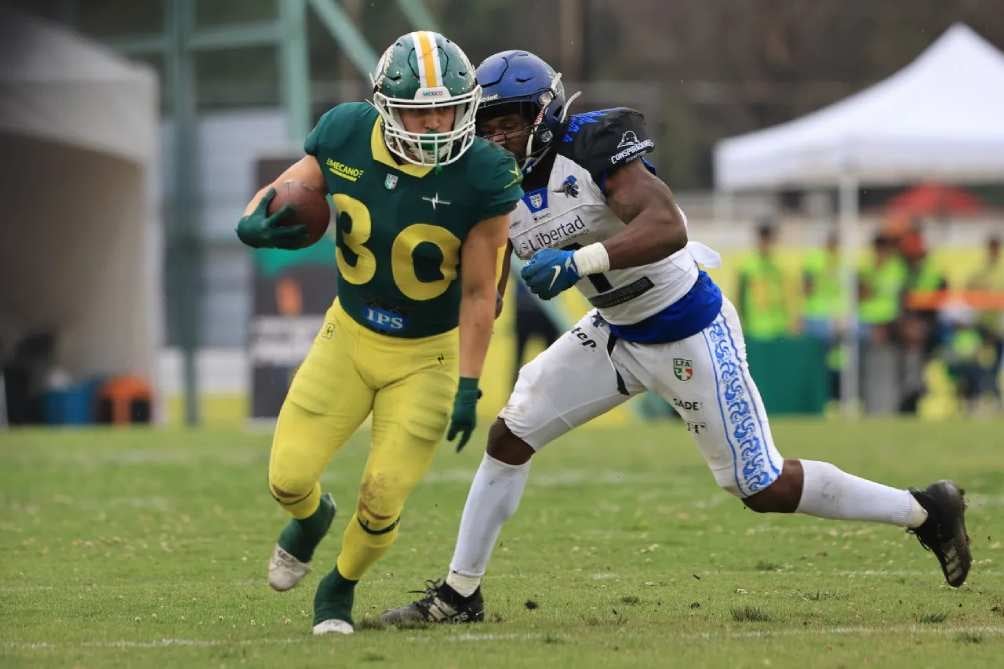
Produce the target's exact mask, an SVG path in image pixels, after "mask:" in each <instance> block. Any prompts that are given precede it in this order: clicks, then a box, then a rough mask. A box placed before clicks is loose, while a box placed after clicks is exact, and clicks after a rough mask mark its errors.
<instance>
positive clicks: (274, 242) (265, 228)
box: [237, 181, 331, 249]
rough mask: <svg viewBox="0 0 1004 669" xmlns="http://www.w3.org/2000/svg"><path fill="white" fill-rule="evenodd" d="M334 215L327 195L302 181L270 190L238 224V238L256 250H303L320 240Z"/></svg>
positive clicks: (289, 182) (288, 182)
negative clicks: (329, 206) (329, 207)
mask: <svg viewBox="0 0 1004 669" xmlns="http://www.w3.org/2000/svg"><path fill="white" fill-rule="evenodd" d="M330 220H331V212H330V210H329V209H328V203H327V200H326V199H325V197H324V194H323V193H321V192H320V191H318V190H315V189H313V188H310V187H308V186H306V185H304V184H302V183H300V182H298V181H287V182H285V183H283V184H282V185H281V186H280V188H279V190H278V191H277V190H276V189H275V188H269V189H268V191H266V193H265V195H264V197H262V199H261V201H260V202H259V203H258V206H257V207H255V210H254V211H253V212H251V213H250V214H248V215H247V216H245V217H244V218H242V219H241V220H240V222H239V223H238V224H237V236H238V237H239V238H240V240H241V241H242V242H244V243H245V244H247V245H248V246H252V247H254V248H279V249H300V248H304V247H306V246H310V245H311V244H313V243H314V242H316V241H317V240H318V239H320V238H321V237H322V236H323V235H324V232H325V231H326V230H327V228H328V222H329V221H330Z"/></svg>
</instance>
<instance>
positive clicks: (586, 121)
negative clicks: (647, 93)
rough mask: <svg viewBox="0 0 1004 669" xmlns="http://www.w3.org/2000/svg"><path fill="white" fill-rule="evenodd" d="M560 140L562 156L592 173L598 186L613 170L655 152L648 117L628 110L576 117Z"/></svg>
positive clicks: (605, 110)
mask: <svg viewBox="0 0 1004 669" xmlns="http://www.w3.org/2000/svg"><path fill="white" fill-rule="evenodd" d="M559 139H560V141H559V143H558V153H559V154H561V155H563V156H565V157H567V158H570V159H571V160H573V161H575V162H576V163H578V164H579V165H581V166H582V167H584V168H586V169H587V170H589V173H590V175H592V177H593V181H595V182H596V183H597V184H602V183H603V180H604V179H605V178H606V176H607V175H608V174H609V173H610V172H611V171H612V170H613V169H615V168H617V167H620V166H621V165H624V164H626V163H629V162H631V161H632V160H636V159H638V158H641V157H642V156H644V155H645V154H646V153H649V152H650V151H652V150H653V149H655V142H654V141H653V140H652V139H651V138H650V137H649V135H648V131H647V130H646V128H645V117H644V116H643V115H642V114H641V112H638V111H635V110H634V109H629V108H628V107H615V108H613V109H600V110H598V111H591V112H584V113H582V114H575V115H573V116H571V117H570V118H569V119H568V120H567V121H566V122H565V126H564V128H563V129H562V133H561V137H560V138H559Z"/></svg>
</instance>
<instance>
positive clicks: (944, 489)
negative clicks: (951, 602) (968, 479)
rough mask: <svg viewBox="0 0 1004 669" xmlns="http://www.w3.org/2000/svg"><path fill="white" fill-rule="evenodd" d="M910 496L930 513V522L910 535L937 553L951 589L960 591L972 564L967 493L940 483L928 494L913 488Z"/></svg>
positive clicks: (929, 489)
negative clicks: (967, 528)
mask: <svg viewBox="0 0 1004 669" xmlns="http://www.w3.org/2000/svg"><path fill="white" fill-rule="evenodd" d="M910 494H912V495H913V496H914V498H915V499H916V500H917V502H918V503H919V504H920V505H921V506H922V507H924V509H925V510H926V511H927V520H926V521H924V524H923V525H921V526H920V527H915V528H911V529H909V530H907V531H908V532H911V533H913V534H915V535H917V540H918V541H920V545H921V546H923V547H924V548H926V549H927V550H929V551H931V552H933V553H934V555H935V557H937V558H938V562H939V563H941V571H942V572H943V573H944V574H945V580H946V581H948V585H950V586H952V587H953V588H958V587H959V586H961V585H962V584H963V583H965V582H966V576H968V575H969V567H970V566H971V565H972V563H973V555H972V553H971V552H970V551H969V535H968V534H966V500H965V491H964V490H961V489H959V487H958V486H956V485H955V484H954V483H952V482H951V481H938V482H936V483H932V484H931V485H929V486H927V488H926V489H925V490H915V489H913V488H911V489H910Z"/></svg>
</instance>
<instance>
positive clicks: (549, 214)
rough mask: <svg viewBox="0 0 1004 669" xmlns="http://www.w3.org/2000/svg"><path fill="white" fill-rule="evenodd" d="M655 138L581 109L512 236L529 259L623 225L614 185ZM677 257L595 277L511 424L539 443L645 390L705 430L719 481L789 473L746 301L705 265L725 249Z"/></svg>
mask: <svg viewBox="0 0 1004 669" xmlns="http://www.w3.org/2000/svg"><path fill="white" fill-rule="evenodd" d="M653 146H654V142H652V140H650V139H648V138H647V137H646V135H645V130H644V122H643V119H642V118H641V114H639V113H638V112H636V111H633V110H630V109H624V108H620V109H608V110H603V111H599V112H587V113H585V114H577V115H575V116H573V117H572V118H571V119H569V121H568V124H567V125H566V127H565V128H563V134H562V136H561V137H559V145H558V150H557V152H556V153H557V155H556V156H555V161H554V166H553V167H552V169H551V173H550V176H549V180H548V183H547V186H546V187H544V188H539V189H537V190H531V191H528V192H526V193H525V195H524V197H523V199H522V200H521V201H520V202H519V204H518V205H517V208H516V211H515V213H514V214H513V215H512V222H511V227H510V233H509V238H510V239H511V240H512V243H513V248H514V249H515V251H516V254H517V255H518V256H519V257H520V258H523V259H529V258H530V257H531V256H533V254H534V253H535V252H537V251H539V250H540V249H542V248H547V247H552V248H562V249H568V248H577V247H578V246H580V245H581V246H585V245H586V244H591V243H593V242H601V241H604V240H606V239H609V238H610V237H613V236H614V235H615V234H617V233H618V232H620V231H621V230H623V228H624V225H625V224H624V223H623V222H621V221H620V219H618V218H617V216H616V215H614V213H613V212H612V211H611V210H610V208H609V207H608V206H607V203H606V198H605V197H604V195H603V189H602V186H603V180H604V178H605V177H606V175H607V174H608V173H609V172H610V170H611V169H613V168H615V167H617V166H619V165H623V164H625V163H627V162H630V161H632V160H638V159H641V157H642V156H643V155H644V154H645V153H647V152H648V151H650V150H651V149H652V147H653ZM687 246H688V247H687V248H684V249H681V250H680V251H678V252H677V253H675V254H673V255H672V256H670V257H669V258H664V259H662V260H659V261H657V262H654V263H651V264H648V265H642V266H640V267H630V268H627V269H622V270H613V271H609V272H603V273H602V274H593V275H590V276H587V277H585V278H583V279H582V280H581V281H579V283H578V284H577V288H578V289H579V290H581V291H582V293H583V294H584V295H585V296H586V297H587V298H589V301H590V302H592V304H593V305H594V307H596V308H595V309H593V310H590V312H589V313H587V314H586V315H585V316H583V317H582V319H581V320H580V321H579V322H578V323H577V324H576V326H575V327H573V328H572V329H571V330H569V331H568V332H566V333H565V334H564V335H562V336H561V337H560V338H559V339H558V340H557V341H555V342H554V343H552V344H551V345H550V346H549V347H548V348H547V350H546V351H544V352H543V353H541V354H540V355H538V356H537V357H536V358H534V360H533V361H532V362H530V363H529V364H527V365H525V366H524V367H523V368H522V369H521V370H520V372H519V379H518V380H517V382H516V387H515V388H514V389H513V391H512V395H510V397H509V401H508V403H507V404H506V406H505V408H504V409H503V410H502V413H501V417H502V419H503V420H504V421H505V424H506V426H507V427H508V428H509V430H510V431H511V432H512V433H513V434H514V435H516V436H517V437H519V438H520V439H522V440H523V441H524V442H526V443H527V444H528V445H529V446H530V447H531V448H533V449H534V450H537V449H540V448H542V447H543V446H544V445H545V444H547V443H548V442H550V441H551V440H553V439H555V438H557V437H558V436H560V435H562V434H564V433H565V432H567V431H568V430H570V429H572V428H574V427H575V426H577V425H581V424H582V423H585V422H586V421H588V420H590V419H592V418H594V417H596V416H598V415H600V414H603V413H605V412H607V411H608V410H610V409H611V408H613V407H615V406H617V405H618V404H620V403H622V402H624V401H626V400H627V399H628V398H629V397H631V396H633V395H636V394H638V393H640V392H643V391H646V390H648V391H651V392H655V393H658V394H659V395H660V396H662V397H663V398H664V399H665V400H666V401H667V402H670V403H671V404H672V406H673V408H674V409H676V411H677V413H679V414H680V416H681V418H683V420H684V421H686V424H687V429H688V430H689V431H690V432H691V434H693V435H694V438H695V440H696V441H697V444H698V446H699V447H700V449H701V452H702V454H703V455H704V458H705V460H706V461H707V463H708V465H709V467H710V468H711V470H712V472H713V473H714V476H715V480H716V481H717V482H718V484H719V485H721V486H722V487H723V488H725V489H727V490H729V491H730V492H732V493H733V494H735V495H738V496H740V497H748V496H749V495H753V494H756V493H757V492H759V491H760V490H763V489H764V488H766V487H767V486H769V485H770V484H771V483H773V481H774V480H776V479H777V477H778V476H779V475H780V472H781V467H782V463H783V458H782V457H781V455H780V453H778V452H777V449H776V448H775V447H774V441H773V437H772V436H771V432H770V426H769V424H768V422H767V414H766V412H765V411H764V407H763V402H762V401H761V399H760V393H759V392H758V391H757V388H756V384H755V383H754V382H753V379H752V377H751V376H750V374H749V367H748V365H747V361H746V346H745V342H744V339H743V334H742V328H741V326H740V325H739V317H738V315H737V314H736V310H735V308H734V307H733V306H732V304H731V303H729V301H728V300H726V299H724V298H723V297H722V294H721V291H720V290H719V289H718V287H717V286H715V285H714V282H713V281H711V279H710V277H708V276H707V275H706V274H704V273H702V272H699V270H698V268H697V262H700V263H701V264H704V265H709V266H716V265H717V263H718V262H719V261H720V258H718V257H717V254H716V253H714V251H711V250H710V249H708V248H707V247H706V246H703V245H701V244H698V243H696V242H691V243H690V244H688V245H687Z"/></svg>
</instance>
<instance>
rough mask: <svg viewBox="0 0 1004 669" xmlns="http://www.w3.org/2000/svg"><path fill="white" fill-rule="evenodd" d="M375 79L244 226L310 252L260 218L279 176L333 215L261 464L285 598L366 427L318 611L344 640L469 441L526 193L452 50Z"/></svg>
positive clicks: (411, 39) (393, 51)
mask: <svg viewBox="0 0 1004 669" xmlns="http://www.w3.org/2000/svg"><path fill="white" fill-rule="evenodd" d="M373 83H374V91H373V104H372V105H370V104H367V103H348V104H341V105H338V106H336V107H334V108H332V109H331V110H329V111H328V112H327V113H326V114H324V116H323V117H322V118H321V120H320V121H319V122H318V124H317V126H316V127H315V128H314V130H313V131H311V133H310V135H309V136H308V137H307V140H306V142H305V145H304V150H305V152H306V154H307V155H306V156H304V158H302V159H301V160H300V161H299V162H297V163H295V164H294V165H292V166H291V167H289V169H287V170H286V171H285V172H284V173H283V174H282V175H281V176H280V177H279V178H278V179H276V181H275V182H273V183H272V184H270V185H269V186H266V187H265V188H263V189H262V190H261V191H259V192H258V193H257V194H256V195H255V197H254V198H253V199H252V200H251V202H250V203H249V204H248V206H247V209H246V211H245V216H244V218H242V219H241V221H240V223H239V224H238V227H237V233H238V236H239V237H240V238H241V240H243V241H244V242H245V243H247V244H249V245H251V246H255V247H262V246H265V247H280V248H296V247H298V246H300V245H302V243H303V239H302V237H303V235H304V234H305V233H304V231H303V230H302V229H300V228H298V226H284V225H281V223H282V222H283V220H282V217H283V216H286V215H288V214H286V213H284V212H282V211H279V212H276V213H274V214H272V215H271V216H270V215H268V213H267V206H268V203H269V201H270V200H271V198H272V197H273V196H274V187H275V185H276V184H280V183H283V182H285V181H287V180H296V181H299V182H301V183H304V184H306V185H307V186H310V187H313V188H317V189H323V190H324V191H325V192H326V193H328V195H329V197H330V203H331V206H332V209H333V210H334V213H335V220H336V230H335V235H336V242H337V251H336V259H335V260H336V263H337V265H338V297H337V299H336V300H335V302H334V303H333V304H332V306H331V308H330V309H329V310H328V313H327V315H326V317H325V322H324V325H323V326H322V327H321V329H320V332H319V333H318V335H317V337H316V339H315V340H314V343H313V345H312V347H311V349H310V352H309V353H308V355H307V357H306V359H305V360H304V362H303V364H302V365H301V366H300V368H299V370H298V371H297V373H296V375H295V377H294V379H293V382H292V385H291V387H290V389H289V393H288V395H287V397H286V400H285V402H284V403H283V406H282V409H281V411H280V413H279V419H278V422H277V424H276V430H275V436H274V439H273V443H272V452H271V458H270V462H269V488H270V491H271V493H272V496H273V497H274V498H275V499H276V500H277V501H278V502H279V504H280V505H281V506H282V507H283V508H284V509H286V510H287V511H289V513H290V514H291V515H292V519H291V520H290V521H289V523H288V524H287V525H286V527H285V528H284V529H283V530H282V532H281V533H280V535H279V539H278V542H277V544H276V546H275V549H274V551H273V554H272V558H271V559H270V561H269V566H268V581H269V584H270V585H271V586H272V587H273V588H274V589H276V590H288V589H290V588H292V587H293V586H295V585H296V584H297V583H298V582H299V581H300V580H301V579H302V578H303V577H304V576H305V575H306V574H307V572H308V571H309V565H310V561H311V558H312V557H313V553H314V549H315V548H316V547H317V545H318V543H319V542H320V541H321V539H322V538H323V537H324V535H325V534H326V533H327V531H328V527H329V526H330V525H331V522H332V519H333V517H334V515H335V504H334V502H333V500H332V498H331V496H330V494H324V495H322V494H321V487H320V484H319V479H320V475H321V472H322V470H323V469H324V467H325V465H326V464H327V462H328V460H329V459H330V458H331V456H332V455H333V454H334V453H335V452H336V451H337V450H338V449H339V448H340V447H341V446H342V445H343V444H344V443H345V442H346V440H347V439H348V438H349V436H350V435H351V434H352V433H353V432H354V431H355V430H356V428H358V427H359V425H360V424H361V423H362V422H363V420H365V419H366V417H367V416H369V415H370V414H372V416H373V427H372V446H371V450H370V454H369V458H368V461H367V463H366V467H365V471H364V472H363V476H362V482H361V485H360V488H359V496H358V501H357V503H356V507H355V512H354V514H353V516H352V517H351V518H350V519H349V520H348V524H347V526H346V528H345V533H344V535H343V538H342V546H341V551H340V553H339V555H338V559H337V561H336V564H335V567H334V569H332V570H331V571H330V572H329V573H328V574H327V575H326V576H325V577H324V578H322V579H321V582H320V584H319V585H318V588H317V593H316V596H315V598H314V628H313V631H314V634H328V633H342V634H350V633H352V631H353V626H352V602H353V595H354V591H355V585H356V583H357V582H358V581H359V579H360V578H361V577H362V575H363V574H364V573H365V572H366V570H367V569H368V568H369V567H370V565H372V564H373V563H374V562H375V561H376V560H377V559H379V558H380V556H381V555H383V554H384V553H385V552H386V551H387V549H388V548H390V546H391V544H393V543H394V540H395V539H396V538H397V533H398V524H399V521H400V518H401V510H402V508H403V506H404V502H405V499H406V498H407V497H408V494H409V493H410V492H411V490H412V489H413V488H414V486H415V485H416V484H417V483H418V481H419V480H420V479H421V478H422V476H423V475H424V474H425V471H426V470H427V468H428V466H429V464H430V462H431V460H432V456H433V453H434V451H435V448H436V445H437V443H438V442H439V441H440V439H441V437H442V436H443V432H444V430H446V429H447V426H449V431H448V439H449V440H451V441H452V440H453V439H454V438H455V437H457V438H458V443H457V449H458V450H459V449H460V448H463V446H464V444H466V443H467V440H468V438H469V437H470V434H471V431H472V430H473V429H474V424H475V404H476V403H477V400H478V397H479V396H480V391H479V390H478V377H479V375H480V374H481V368H482V364H483V362H484V358H485V352H486V350H487V348H488V341H489V338H490V336H491V327H492V321H493V319H494V316H495V306H496V297H497V293H496V276H495V269H496V265H497V258H498V255H499V253H500V249H502V248H503V247H504V246H505V244H506V236H507V230H508V219H509V212H510V211H512V209H513V208H514V207H515V206H516V203H517V202H518V201H519V199H520V197H521V196H522V190H521V189H520V181H521V174H520V170H519V169H518V168H517V166H516V163H515V160H514V159H513V157H512V155H511V154H509V153H507V152H505V151H504V150H502V149H500V148H498V147H496V146H495V145H493V144H491V143H490V142H487V141H485V140H483V139H481V138H477V137H475V134H474V115H475V111H476V109H477V106H478V102H479V100H480V97H481V89H480V87H479V86H478V85H477V82H476V81H475V77H474V68H473V67H472V66H471V63H470V61H469V60H468V59H467V56H466V55H464V52H463V51H462V50H461V49H460V48H459V47H458V46H457V45H456V44H454V43H453V42H451V41H449V40H448V39H446V38H445V37H443V36H442V35H439V34H437V33H433V32H427V31H419V32H413V33H409V34H408V35H405V36H403V37H401V38H400V39H398V40H397V41H395V42H394V43H393V44H392V45H391V46H390V47H389V48H388V49H387V50H386V51H385V52H384V54H383V56H382V57H381V59H380V62H379V64H378V65H377V69H376V72H375V73H374V76H373ZM458 377H459V378H458Z"/></svg>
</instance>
